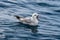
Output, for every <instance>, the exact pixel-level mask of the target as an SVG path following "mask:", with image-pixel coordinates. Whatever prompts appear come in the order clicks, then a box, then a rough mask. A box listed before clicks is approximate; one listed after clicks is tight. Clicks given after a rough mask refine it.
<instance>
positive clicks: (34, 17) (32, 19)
mask: <svg viewBox="0 0 60 40" xmlns="http://www.w3.org/2000/svg"><path fill="white" fill-rule="evenodd" d="M15 17H16V18H17V19H18V20H19V21H20V22H21V23H23V24H28V25H31V26H36V25H38V14H37V13H33V14H32V16H31V17H19V16H16V15H15Z"/></svg>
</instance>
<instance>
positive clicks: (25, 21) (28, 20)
mask: <svg viewBox="0 0 60 40" xmlns="http://www.w3.org/2000/svg"><path fill="white" fill-rule="evenodd" d="M20 21H21V22H24V23H31V22H32V21H31V18H30V17H28V18H21V19H20Z"/></svg>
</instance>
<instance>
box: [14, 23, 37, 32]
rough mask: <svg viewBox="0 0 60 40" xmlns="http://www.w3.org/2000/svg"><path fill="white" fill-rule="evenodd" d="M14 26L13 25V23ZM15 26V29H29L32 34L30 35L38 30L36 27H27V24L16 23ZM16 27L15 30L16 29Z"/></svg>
mask: <svg viewBox="0 0 60 40" xmlns="http://www.w3.org/2000/svg"><path fill="white" fill-rule="evenodd" d="M13 24H14V23H13ZM15 26H17V27H19V28H20V27H22V28H24V29H26V30H27V29H30V31H31V32H32V33H37V32H38V30H37V28H38V26H30V25H27V24H23V23H20V22H17V23H16V25H15ZM15 26H14V28H15ZM17 27H16V28H17Z"/></svg>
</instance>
